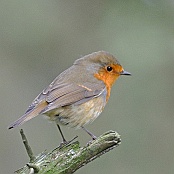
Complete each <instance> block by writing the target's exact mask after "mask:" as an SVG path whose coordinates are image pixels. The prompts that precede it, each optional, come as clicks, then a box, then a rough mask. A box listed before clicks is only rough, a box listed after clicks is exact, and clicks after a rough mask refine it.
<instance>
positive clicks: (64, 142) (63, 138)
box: [57, 124, 77, 146]
mask: <svg viewBox="0 0 174 174" xmlns="http://www.w3.org/2000/svg"><path fill="white" fill-rule="evenodd" d="M57 128H58V129H59V132H60V134H61V137H62V140H63V142H62V143H61V144H60V146H61V145H63V144H69V143H71V142H72V141H74V140H75V139H76V138H77V136H75V137H74V138H73V139H72V140H70V141H66V139H65V137H64V135H63V133H62V130H61V129H60V126H59V125H58V124H57Z"/></svg>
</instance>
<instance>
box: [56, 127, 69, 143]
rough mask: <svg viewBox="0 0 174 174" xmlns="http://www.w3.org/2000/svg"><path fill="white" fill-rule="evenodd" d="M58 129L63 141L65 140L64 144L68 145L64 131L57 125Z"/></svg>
mask: <svg viewBox="0 0 174 174" xmlns="http://www.w3.org/2000/svg"><path fill="white" fill-rule="evenodd" d="M57 128H58V129H59V132H60V135H61V137H62V140H63V144H67V141H66V139H65V137H64V135H63V133H62V130H61V129H60V126H59V125H58V124H57Z"/></svg>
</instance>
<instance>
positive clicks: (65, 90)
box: [41, 82, 105, 113]
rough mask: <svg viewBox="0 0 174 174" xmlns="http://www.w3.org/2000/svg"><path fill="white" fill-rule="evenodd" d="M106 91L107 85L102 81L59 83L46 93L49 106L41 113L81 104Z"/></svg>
mask: <svg viewBox="0 0 174 174" xmlns="http://www.w3.org/2000/svg"><path fill="white" fill-rule="evenodd" d="M103 92H105V85H104V84H103V83H102V82H101V83H97V84H94V83H83V84H66V85H58V86H57V88H55V87H54V88H53V90H52V89H50V90H49V92H48V93H47V94H46V102H47V103H48V106H47V107H45V109H44V110H43V111H42V112H41V113H46V112H48V111H50V110H52V109H55V108H58V107H61V106H67V105H70V104H81V103H84V102H86V101H88V100H90V99H91V98H93V97H96V96H98V95H100V94H101V93H103Z"/></svg>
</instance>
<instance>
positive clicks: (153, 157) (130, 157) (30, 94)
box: [0, 0, 174, 174]
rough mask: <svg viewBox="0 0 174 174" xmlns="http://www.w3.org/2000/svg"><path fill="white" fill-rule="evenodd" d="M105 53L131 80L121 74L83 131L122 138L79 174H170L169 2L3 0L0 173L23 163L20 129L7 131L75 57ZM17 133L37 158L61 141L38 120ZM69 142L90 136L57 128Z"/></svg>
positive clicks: (173, 108) (173, 168) (173, 166)
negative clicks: (23, 136) (116, 134)
mask: <svg viewBox="0 0 174 174" xmlns="http://www.w3.org/2000/svg"><path fill="white" fill-rule="evenodd" d="M99 50H105V51H108V52H110V53H112V54H113V55H115V56H117V57H118V59H119V61H120V62H121V64H122V65H123V67H124V68H125V70H127V71H130V72H131V73H132V75H133V76H132V77H121V78H120V79H119V80H118V81H117V84H116V85H115V86H114V87H113V89H112V96H111V98H110V101H109V103H108V105H107V106H106V108H105V110H104V112H103V113H102V114H101V116H100V117H99V118H98V119H97V120H95V121H94V122H93V124H91V125H88V126H87V128H88V129H89V130H90V131H92V132H93V133H94V134H95V135H100V134H102V133H104V132H105V131H107V130H116V131H118V132H119V133H120V134H121V137H122V144H121V145H120V146H119V147H118V148H116V149H114V150H113V151H112V152H110V153H107V154H106V155H104V156H102V157H101V158H100V159H97V160H95V161H94V162H92V163H90V164H88V165H87V166H85V167H83V168H82V169H80V170H79V171H77V172H76V173H77V174H80V173H83V174H89V173H93V174H97V173H100V174H105V173H110V174H115V173H119V174H127V173H128V174H140V173H141V174H149V173H152V174H163V173H167V174H173V172H174V115H173V113H174V104H173V102H174V92H173V89H174V78H173V74H174V68H173V67H174V1H173V0H165V1H162V0H131V1H128V0H96V1H84V0H73V1H53V0H52V1H45V0H42V1H41V0H38V1H32V0H30V1H22V0H21V1H18V0H17V1H12V0H9V1H1V2H0V96H1V104H0V111H1V112H0V115H1V116H0V124H1V126H0V137H1V141H0V142H1V143H0V169H1V172H0V173H13V171H15V170H16V169H18V168H20V167H22V166H23V165H25V164H26V163H27V162H28V157H27V155H26V152H25V150H24V146H23V144H22V141H21V137H20V135H19V128H17V129H14V130H11V131H9V130H7V126H8V125H9V124H10V123H11V122H13V121H14V120H16V119H17V118H19V117H20V116H21V115H22V114H23V113H24V111H25V110H26V109H27V107H28V105H29V104H30V102H31V101H32V100H33V99H34V98H35V97H36V96H37V95H38V94H39V93H40V92H41V91H42V90H43V89H44V88H45V87H46V86H47V85H48V84H49V83H50V82H51V81H52V80H53V79H54V78H55V77H56V76H57V75H58V74H59V73H60V72H62V71H63V70H65V69H66V68H68V67H69V66H70V65H72V63H73V62H74V60H75V59H77V58H79V57H81V56H82V55H86V54H89V53H91V52H94V51H99ZM20 128H23V129H24V131H25V133H26V135H27V137H28V139H29V142H30V144H31V146H32V148H33V151H34V153H35V154H38V153H40V152H42V151H44V150H45V149H48V151H49V150H51V149H53V148H55V147H56V146H57V145H58V144H59V143H60V141H61V138H60V135H59V132H58V131H57V128H56V126H55V124H53V123H49V122H48V121H46V120H45V119H43V118H42V116H38V117H37V118H35V119H33V120H31V121H30V122H28V123H26V124H24V125H23V126H21V127H20ZM63 131H64V134H65V136H66V137H67V139H70V138H72V137H74V135H78V136H79V141H80V142H81V144H82V145H84V144H86V143H87V142H88V141H89V140H90V137H89V136H88V135H87V134H86V133H85V132H84V131H83V130H74V129H68V128H66V127H63Z"/></svg>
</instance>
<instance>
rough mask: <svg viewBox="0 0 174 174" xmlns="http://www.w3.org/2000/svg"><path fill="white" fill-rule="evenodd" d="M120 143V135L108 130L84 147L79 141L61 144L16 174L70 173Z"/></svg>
mask: <svg viewBox="0 0 174 174" xmlns="http://www.w3.org/2000/svg"><path fill="white" fill-rule="evenodd" d="M120 143H121V139H120V135H119V134H118V133H117V132H115V131H108V132H106V133H104V134H103V135H101V136H99V137H98V138H97V139H96V140H93V141H91V142H90V143H88V144H87V145H86V146H84V147H80V145H79V142H78V141H76V142H73V143H70V144H68V145H62V146H60V147H57V148H56V149H54V150H52V152H50V153H47V152H43V153H42V154H40V155H38V156H37V157H36V158H35V160H34V161H33V162H32V163H28V164H27V165H26V166H24V167H23V168H21V169H19V170H17V171H16V172H15V173H18V174H32V173H38V174H71V173H74V172H75V171H76V170H78V169H79V168H81V167H83V166H84V165H86V164H87V163H89V162H91V161H93V160H94V159H96V158H98V157H100V156H101V155H103V154H105V153H106V152H108V151H110V150H112V149H113V148H115V147H117V146H118V145H119V144H120Z"/></svg>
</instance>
